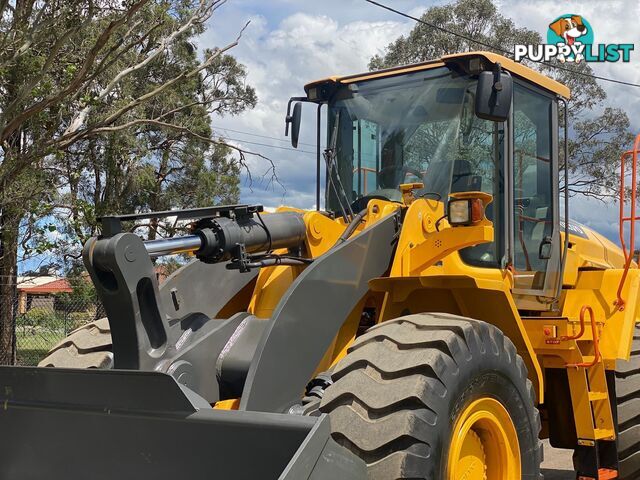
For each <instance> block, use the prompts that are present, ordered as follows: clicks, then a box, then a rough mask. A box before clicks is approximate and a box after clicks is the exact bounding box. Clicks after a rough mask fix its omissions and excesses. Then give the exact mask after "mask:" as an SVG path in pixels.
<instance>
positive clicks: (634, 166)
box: [614, 134, 640, 310]
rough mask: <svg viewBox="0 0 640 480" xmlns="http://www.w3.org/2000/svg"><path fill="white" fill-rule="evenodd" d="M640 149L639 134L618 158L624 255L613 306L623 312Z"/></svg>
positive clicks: (633, 222)
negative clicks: (627, 166) (628, 187)
mask: <svg viewBox="0 0 640 480" xmlns="http://www.w3.org/2000/svg"><path fill="white" fill-rule="evenodd" d="M639 149H640V134H639V135H638V136H637V137H636V140H635V142H634V144H633V150H628V151H626V152H624V153H623V154H622V155H621V156H620V221H619V222H620V223H619V234H620V244H621V246H622V253H623V254H624V260H625V262H624V271H623V272H622V276H621V277H620V283H619V284H618V291H617V293H616V301H615V302H614V305H615V306H616V307H618V310H624V305H625V301H624V299H623V298H622V289H623V288H624V284H625V281H626V280H627V274H628V273H629V268H630V267H631V261H632V260H633V252H634V250H635V245H636V243H635V242H636V221H637V220H640V217H639V216H638V215H637V214H636V196H637V187H638V184H637V182H638V179H637V173H638V153H640V151H639ZM629 156H631V206H630V212H629V216H625V214H624V202H625V189H626V182H625V160H626V158H627V157H629ZM625 222H629V224H630V226H629V249H627V245H626V243H625V241H624V237H625V235H624V223H625Z"/></svg>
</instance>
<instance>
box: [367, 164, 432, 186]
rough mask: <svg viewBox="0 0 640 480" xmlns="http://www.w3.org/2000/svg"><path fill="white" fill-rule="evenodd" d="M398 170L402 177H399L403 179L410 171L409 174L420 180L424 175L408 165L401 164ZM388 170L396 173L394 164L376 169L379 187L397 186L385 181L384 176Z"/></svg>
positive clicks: (396, 169)
mask: <svg viewBox="0 0 640 480" xmlns="http://www.w3.org/2000/svg"><path fill="white" fill-rule="evenodd" d="M399 170H400V173H401V174H402V177H400V178H402V180H403V181H404V178H405V177H406V176H407V174H408V173H410V174H411V175H415V176H416V177H418V178H419V179H420V180H422V177H423V176H424V175H423V174H422V172H421V171H420V170H418V169H417V168H413V167H410V166H408V165H403V166H402V167H400V169H399ZM390 172H393V173H397V172H398V168H397V167H396V166H395V165H389V166H388V167H384V168H381V169H380V170H379V171H378V185H380V188H398V185H389V184H388V183H387V182H385V178H384V177H385V175H388V174H389V173H390ZM393 181H394V182H395V178H394V179H393ZM400 183H402V182H400Z"/></svg>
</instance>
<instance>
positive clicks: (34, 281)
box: [17, 276, 73, 294]
mask: <svg viewBox="0 0 640 480" xmlns="http://www.w3.org/2000/svg"><path fill="white" fill-rule="evenodd" d="M17 288H18V290H19V291H24V292H27V293H42V294H46V293H63V292H66V293H70V292H72V291H73V288H71V285H70V284H69V282H68V281H67V279H66V278H58V277H53V276H42V277H18V282H17Z"/></svg>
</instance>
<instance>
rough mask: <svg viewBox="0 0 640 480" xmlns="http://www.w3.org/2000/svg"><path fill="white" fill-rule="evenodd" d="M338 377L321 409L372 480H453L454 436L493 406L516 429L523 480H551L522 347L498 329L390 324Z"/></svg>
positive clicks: (365, 340) (447, 318)
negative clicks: (544, 476) (469, 415)
mask: <svg viewBox="0 0 640 480" xmlns="http://www.w3.org/2000/svg"><path fill="white" fill-rule="evenodd" d="M332 377H333V381H334V383H333V385H331V386H330V387H328V388H327V390H326V391H325V393H324V396H323V398H322V403H321V407H320V409H321V411H323V412H327V413H329V417H330V421H331V428H332V437H333V438H334V439H335V440H336V441H337V442H338V443H340V444H341V445H343V446H344V447H346V448H348V449H349V450H351V451H352V452H354V453H355V454H357V455H358V456H359V457H361V458H362V459H363V460H364V461H365V462H366V463H367V467H368V474H369V478H370V479H384V480H389V479H412V480H417V479H424V480H426V479H429V480H435V479H445V478H446V479H448V478H450V477H449V476H448V472H447V464H448V462H449V450H450V447H451V446H452V445H454V444H456V445H458V446H460V444H459V443H456V442H457V440H455V438H459V436H457V437H454V435H453V434H454V432H453V429H454V427H453V426H454V425H458V424H459V419H460V417H461V416H462V417H464V412H466V411H467V409H468V408H469V407H470V406H472V405H473V404H475V403H477V402H478V401H485V400H487V399H488V400H489V401H493V403H494V404H498V403H499V404H500V405H501V406H502V407H504V409H505V410H506V412H507V413H508V414H507V415H506V417H507V419H509V417H510V422H509V423H511V424H512V425H513V427H515V428H514V429H513V433H514V435H517V443H518V445H519V457H520V465H521V478H523V479H528V480H539V479H540V478H541V475H540V463H541V461H542V444H541V442H540V441H539V439H538V434H539V431H540V417H539V414H538V411H537V409H536V408H535V406H534V402H535V394H534V391H533V388H532V386H531V382H530V381H529V380H528V379H527V370H526V368H525V366H524V362H523V361H522V359H521V358H520V357H519V356H518V355H517V352H516V349H515V347H514V345H513V343H511V341H510V340H509V339H508V338H506V337H505V336H504V335H503V334H502V332H501V331H500V330H499V329H497V328H496V327H494V326H492V325H489V324H487V323H485V322H481V321H477V320H471V319H467V318H463V317H459V316H455V315H450V314H443V313H433V314H418V315H407V316H405V317H400V318H397V319H394V320H389V321H387V322H384V323H382V324H379V325H376V326H374V327H372V328H371V329H369V331H368V332H367V333H365V334H364V335H362V336H361V337H359V338H358V339H357V340H356V341H355V342H354V344H353V346H352V347H351V348H350V351H349V353H348V355H347V356H346V357H345V358H344V359H343V360H342V361H340V363H339V364H338V365H337V367H336V369H335V371H334V372H333V375H332ZM495 400H497V402H495ZM500 408H501V407H500ZM456 433H458V432H456ZM481 435H482V433H481ZM475 437H477V435H475V434H474V438H472V439H471V440H472V441H471V443H473V442H474V441H475V442H478V439H477V438H475ZM474 439H475V440H474ZM482 441H483V442H484V441H485V439H484V438H483V440H482ZM458 442H459V441H458ZM513 443H515V442H513ZM487 445H489V446H490V448H493V443H491V442H490V443H487ZM496 445H497V442H496ZM496 448H497V447H496ZM514 449H515V452H516V456H515V458H517V449H516V448H515V447H514ZM454 458H455V457H454ZM487 458H488V456H487ZM485 464H486V463H485ZM472 467H473V465H472ZM465 468H466V467H465ZM465 472H467V473H468V470H465ZM486 472H487V478H489V479H491V480H495V478H496V477H495V474H492V473H491V472H490V471H489V470H487V471H486ZM475 473H477V472H475ZM492 475H494V476H492ZM500 476H502V477H503V478H504V474H503V475H500ZM460 478H465V477H464V475H460ZM473 478H475V477H473Z"/></svg>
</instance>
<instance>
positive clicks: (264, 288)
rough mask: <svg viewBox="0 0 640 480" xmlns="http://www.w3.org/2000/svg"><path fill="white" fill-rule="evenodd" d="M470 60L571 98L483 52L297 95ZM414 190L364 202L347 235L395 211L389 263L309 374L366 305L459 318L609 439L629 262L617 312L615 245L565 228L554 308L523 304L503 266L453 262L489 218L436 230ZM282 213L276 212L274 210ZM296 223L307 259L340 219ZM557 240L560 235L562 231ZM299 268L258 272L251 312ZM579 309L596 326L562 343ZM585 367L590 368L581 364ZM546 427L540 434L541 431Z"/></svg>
mask: <svg viewBox="0 0 640 480" xmlns="http://www.w3.org/2000/svg"><path fill="white" fill-rule="evenodd" d="M477 56H479V57H482V58H484V59H486V60H488V61H489V62H491V63H496V62H500V63H501V65H502V67H503V68H504V69H506V70H508V71H509V72H510V73H511V74H512V75H513V76H515V77H519V78H523V79H525V80H526V81H528V82H531V83H533V84H535V85H536V86H537V87H539V88H542V89H544V90H546V91H549V92H552V93H553V94H555V95H558V96H559V97H563V98H569V96H570V92H569V90H568V89H567V88H566V87H565V86H563V85H561V84H559V83H557V82H555V81H553V80H551V79H548V78H547V77H544V76H542V75H540V74H539V73H537V72H534V71H533V70H530V69H528V68H527V67H524V66H522V65H520V64H517V63H514V62H512V61H510V60H508V59H506V58H503V57H500V56H498V55H495V54H491V53H487V52H477V53H465V54H460V55H452V56H448V57H444V58H442V59H439V60H436V61H433V62H426V63H424V64H419V65H415V66H409V67H398V68H395V69H389V70H385V71H382V72H375V73H367V74H361V75H352V76H346V77H330V78H327V79H323V80H319V81H317V82H313V83H310V84H308V85H307V86H306V87H305V90H306V91H307V94H308V96H309V97H310V98H311V97H313V96H314V95H317V93H316V90H318V89H321V88H322V87H323V86H326V85H328V84H329V85H330V84H350V83H353V82H360V81H366V80H369V79H379V78H385V77H394V76H401V75H405V74H409V73H412V72H416V71H422V70H429V69H433V68H437V67H441V66H443V65H445V64H446V63H448V62H451V61H457V60H459V59H466V58H469V57H477ZM418 186H422V185H421V184H417V185H413V186H412V185H403V186H402V187H404V188H402V187H401V190H402V193H403V195H402V199H401V200H399V201H394V202H390V201H385V200H372V201H370V202H369V204H368V207H367V215H366V216H365V221H364V222H363V223H362V224H361V225H360V226H359V227H358V229H357V230H356V232H355V234H357V233H358V232H360V231H362V230H363V229H366V228H367V227H368V226H370V225H371V224H373V223H375V222H376V221H377V219H379V218H381V217H384V216H385V215H388V214H390V213H392V212H395V211H397V210H398V209H401V210H402V211H403V220H402V229H401V232H400V234H399V238H398V244H397V247H396V250H395V258H394V259H393V261H392V265H391V268H390V271H389V273H388V275H387V276H385V277H382V278H377V279H372V280H371V281H370V282H369V285H370V292H369V293H368V294H367V296H366V297H365V298H363V299H362V300H361V302H360V303H359V304H358V306H357V308H356V309H355V310H354V311H353V312H352V314H351V315H350V316H349V317H348V318H347V319H345V322H344V325H343V327H342V329H341V330H340V332H339V334H338V335H337V336H336V338H335V341H334V343H333V345H332V347H331V348H330V349H329V350H328V351H327V353H326V355H325V358H324V359H323V361H322V363H321V364H320V365H318V369H317V371H318V372H321V371H324V370H326V369H327V368H329V367H330V366H332V365H335V364H336V363H337V362H338V361H339V360H340V359H341V358H343V357H344V356H345V355H346V353H347V351H348V349H349V347H350V345H351V344H352V343H353V341H354V340H355V338H356V337H357V335H358V333H359V331H360V328H361V327H362V325H361V314H362V311H363V309H364V308H365V307H367V306H372V307H375V311H376V312H377V316H376V319H375V322H384V321H386V320H388V319H393V318H395V317H398V316H400V315H406V314H409V313H420V312H448V313H453V314H459V315H463V316H466V317H469V318H474V319H480V320H484V321H486V322H488V323H491V324H493V325H495V326H497V327H498V328H500V330H502V331H503V332H504V333H505V334H506V335H507V336H508V337H509V338H510V339H511V341H512V342H513V343H514V344H515V346H516V348H517V350H518V353H519V354H520V355H521V356H522V358H523V359H524V361H525V363H526V366H527V369H528V372H529V378H530V380H531V381H532V383H533V385H534V388H535V391H536V394H537V399H538V403H539V404H540V405H541V406H543V407H544V405H545V404H551V403H553V402H563V401H567V400H570V402H571V405H572V411H573V414H574V418H573V419H569V420H568V421H569V422H570V421H573V422H574V423H575V427H576V432H577V436H578V441H579V443H580V444H581V445H594V444H595V442H596V441H597V440H600V439H608V440H612V439H614V438H615V431H614V430H615V428H614V425H613V417H612V411H611V407H610V403H609V392H608V389H607V382H606V373H605V372H606V371H610V370H613V369H614V368H615V365H616V361H618V360H627V359H628V358H629V353H630V349H631V343H632V340H633V331H634V328H635V324H636V323H637V322H638V320H639V319H640V312H639V311H638V309H639V302H638V291H639V289H640V270H638V269H637V268H636V265H635V264H633V265H632V267H633V268H631V270H630V271H629V273H628V277H627V279H626V282H625V283H624V287H623V290H622V292H623V296H624V298H625V307H624V308H619V307H618V306H617V305H616V304H615V299H616V291H617V288H618V285H619V283H620V277H621V275H622V272H623V267H624V262H625V259H624V255H623V253H622V251H621V249H620V248H619V247H618V246H617V245H615V244H614V243H612V242H611V241H609V240H608V239H606V238H605V237H603V236H602V235H600V234H598V233H597V232H595V231H593V230H591V229H589V228H587V227H584V226H578V227H577V228H578V231H579V232H578V233H579V234H574V233H575V232H573V231H570V235H569V244H568V251H567V258H566V259H565V261H564V269H563V277H562V289H561V291H560V295H559V297H558V298H556V299H555V301H554V304H553V307H549V306H545V300H537V299H533V300H532V299H531V298H525V297H523V296H522V295H520V294H518V293H514V291H513V290H514V275H513V269H512V268H508V267H507V268H481V267H477V266H472V265H468V264H466V263H465V262H464V261H463V259H462V258H461V255H460V254H459V251H460V250H461V249H463V248H465V247H469V246H473V245H478V244H482V243H485V242H491V241H493V240H494V229H493V226H492V223H491V222H490V221H488V220H486V218H485V220H484V221H482V222H481V223H480V224H477V225H473V226H463V227H451V226H449V225H447V222H446V221H445V222H441V225H440V228H438V226H437V223H438V222H439V221H441V219H442V217H443V216H445V210H446V204H445V202H444V201H443V200H432V199H428V198H417V199H416V198H414V197H413V196H412V195H411V192H412V190H413V189H414V188H417V187H418ZM283 209H285V207H282V208H281V209H280V210H279V211H282V210H283ZM304 220H305V222H306V225H307V232H308V235H307V249H308V252H309V255H310V256H311V257H313V258H315V257H318V256H320V255H322V254H323V253H325V252H326V251H327V250H328V249H329V248H330V247H331V246H332V245H334V244H335V242H336V240H337V239H338V237H339V236H340V235H341V234H342V232H343V231H344V229H345V222H344V221H343V220H342V218H337V219H331V218H329V217H327V216H326V215H323V214H321V213H319V212H307V213H306V214H305V216H304ZM561 235H562V236H561V238H562V239H563V238H564V232H562V233H561ZM300 271H301V269H300V268H297V267H283V266H280V267H272V268H263V269H262V271H261V272H260V274H259V277H258V280H257V283H256V286H255V290H254V294H253V297H252V299H251V304H250V312H252V313H254V314H255V315H257V316H258V317H264V318H268V317H269V316H270V314H271V313H272V312H273V310H274V308H275V307H276V305H277V303H278V301H279V299H280V297H281V296H282V295H283V293H284V292H285V291H286V290H287V289H288V288H289V286H290V285H291V283H292V282H293V280H294V279H295V278H296V275H297V273H299V272H300ZM538 301H540V302H541V303H540V305H542V306H541V307H540V305H537V306H536V308H531V305H532V302H533V304H535V303H536V302H538ZM546 301H548V300H546ZM585 305H588V306H590V307H591V309H592V311H593V315H594V318H595V325H596V326H597V328H596V329H595V330H592V329H591V328H590V327H589V325H588V319H587V325H586V326H585V328H584V329H583V330H584V331H583V333H582V335H581V336H580V337H579V338H576V339H571V340H565V339H563V337H572V336H576V334H577V333H578V332H579V331H580V329H581V318H580V317H581V309H582V308H583V307H584V306H585ZM538 307H540V308H538ZM583 321H584V319H583ZM594 335H595V337H597V338H596V339H595V341H598V342H599V350H600V353H601V358H600V359H595V360H596V361H595V362H594ZM589 363H594V365H592V366H590V367H585V366H584V365H585V364H589ZM579 365H583V366H579ZM546 369H561V370H566V372H567V377H568V384H569V391H570V399H566V398H560V397H558V395H557V392H555V391H554V390H553V389H550V388H547V385H546V383H545V370H546ZM543 424H544V421H543ZM545 427H546V426H543V435H544V434H545V433H548V429H547V428H545Z"/></svg>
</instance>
